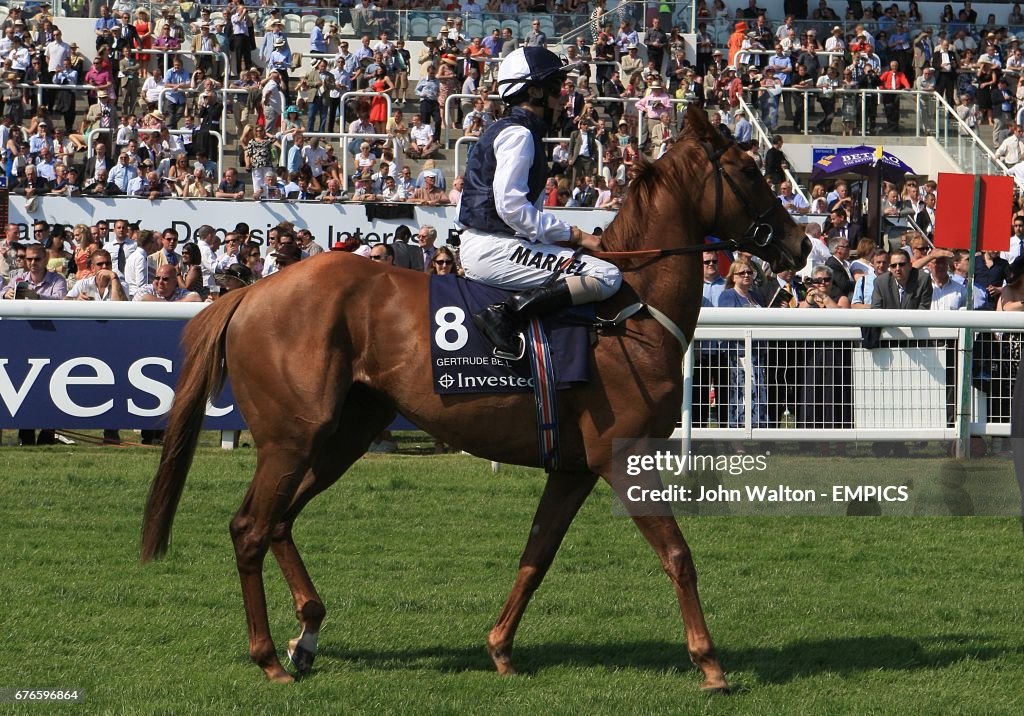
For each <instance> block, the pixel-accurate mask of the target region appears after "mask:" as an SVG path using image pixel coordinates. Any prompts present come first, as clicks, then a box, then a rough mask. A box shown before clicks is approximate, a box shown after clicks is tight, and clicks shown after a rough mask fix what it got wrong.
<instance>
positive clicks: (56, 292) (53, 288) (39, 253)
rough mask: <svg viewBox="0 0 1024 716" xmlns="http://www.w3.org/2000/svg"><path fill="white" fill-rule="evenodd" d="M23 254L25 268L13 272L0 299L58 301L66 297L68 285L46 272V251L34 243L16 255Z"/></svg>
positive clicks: (55, 275)
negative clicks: (24, 298)
mask: <svg viewBox="0 0 1024 716" xmlns="http://www.w3.org/2000/svg"><path fill="white" fill-rule="evenodd" d="M22 251H24V252H25V267H24V268H23V269H19V270H17V271H14V273H12V274H11V280H10V281H8V282H7V283H6V284H5V285H4V288H3V290H2V292H0V298H4V299H13V298H15V296H16V295H17V297H18V298H22V297H26V298H40V299H43V300H53V301H60V300H62V299H63V298H64V296H66V295H67V292H68V284H67V281H65V280H64V277H63V276H61V275H60V274H58V273H54V272H53V271H47V270H46V261H47V256H46V249H45V248H44V247H43V245H42V244H39V243H35V244H29V245H27V246H25V248H24V249H18V250H17V253H18V254H20V253H21V252H22Z"/></svg>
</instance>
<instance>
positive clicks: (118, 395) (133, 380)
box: [0, 319, 244, 430]
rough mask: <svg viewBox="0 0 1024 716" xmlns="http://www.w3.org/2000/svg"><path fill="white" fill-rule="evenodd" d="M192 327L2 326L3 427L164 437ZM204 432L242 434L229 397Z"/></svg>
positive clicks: (209, 416) (212, 410)
mask: <svg viewBox="0 0 1024 716" xmlns="http://www.w3.org/2000/svg"><path fill="white" fill-rule="evenodd" d="M184 327H185V321H164V320H136V321H92V320H21V319H3V320H0V336H2V340H0V427H2V428H70V429H96V428H111V429H115V428H116V429H122V428H142V429H153V430H155V429H161V428H163V427H164V425H165V422H164V421H165V414H166V413H167V411H168V410H169V409H170V407H171V401H172V400H173V398H174V386H176V385H177V383H178V371H179V370H180V368H181V356H180V349H179V345H178V341H179V339H180V337H181V331H182V329H183V328H184ZM205 427H206V428H207V429H211V430H241V429H243V428H244V422H243V421H242V416H241V414H240V413H239V411H238V410H237V408H236V407H235V405H234V398H233V396H232V395H231V393H230V389H227V390H225V392H224V393H223V394H222V395H221V396H220V397H219V398H218V399H216V400H214V401H212V403H211V404H210V405H208V406H207V412H206V423H205Z"/></svg>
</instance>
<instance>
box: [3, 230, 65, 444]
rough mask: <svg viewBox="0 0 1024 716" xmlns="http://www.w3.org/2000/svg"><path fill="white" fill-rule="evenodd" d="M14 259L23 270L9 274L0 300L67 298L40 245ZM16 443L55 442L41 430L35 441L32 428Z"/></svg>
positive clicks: (23, 250)
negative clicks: (22, 261) (19, 261)
mask: <svg viewBox="0 0 1024 716" xmlns="http://www.w3.org/2000/svg"><path fill="white" fill-rule="evenodd" d="M15 255H16V256H22V255H24V257H25V258H24V267H23V268H18V269H17V270H15V271H14V272H13V273H12V274H11V280H10V281H8V282H7V283H6V284H5V285H4V287H3V288H2V289H0V298H3V299H14V298H18V299H22V298H34V299H41V300H44V301H60V300H61V299H63V298H64V296H66V295H67V292H68V284H67V281H65V280H64V277H63V276H61V275H60V274H58V273H54V272H53V271H47V270H46V261H47V256H46V249H45V248H44V247H43V245H42V244H40V243H34V244H28V245H27V246H25V247H23V248H17V249H16V254H15ZM18 440H19V442H20V443H21V444H22V445H53V444H54V443H56V442H57V438H56V435H55V433H54V431H53V430H40V431H39V438H38V439H37V438H36V432H35V430H33V429H31V428H26V429H22V430H19V431H18Z"/></svg>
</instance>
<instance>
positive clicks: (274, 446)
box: [231, 440, 309, 682]
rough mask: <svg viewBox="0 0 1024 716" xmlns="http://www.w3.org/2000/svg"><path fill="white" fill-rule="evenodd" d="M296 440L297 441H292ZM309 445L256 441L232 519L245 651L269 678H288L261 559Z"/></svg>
mask: <svg viewBox="0 0 1024 716" xmlns="http://www.w3.org/2000/svg"><path fill="white" fill-rule="evenodd" d="M296 445H299V446H296ZM308 455H309V450H308V447H307V446H301V441H300V440H296V441H295V442H294V443H292V442H291V441H289V440H281V441H274V442H273V443H271V444H268V445H261V446H260V449H259V456H258V458H257V465H256V474H255V476H254V477H253V480H252V484H251V485H250V486H249V491H248V492H247V493H246V494H245V499H244V500H243V501H242V506H241V507H239V508H238V512H236V513H235V516H234V517H233V518H232V520H231V539H232V541H233V542H234V545H235V562H236V563H237V565H238V576H239V578H240V579H241V581H242V599H243V601H244V603H245V616H246V621H247V622H248V627H249V656H250V657H251V658H252V660H253V661H254V662H255V663H256V665H257V666H259V667H260V668H261V669H263V673H265V674H266V675H267V678H268V679H270V680H271V681H279V682H288V681H292V680H293V679H292V677H291V675H290V674H288V672H286V671H285V670H284V668H283V667H282V666H281V662H280V661H279V660H278V658H277V653H276V650H275V648H274V641H273V639H272V638H271V636H270V624H269V623H268V621H267V597H266V593H265V592H264V589H263V559H264V557H266V554H267V548H268V547H269V546H270V538H271V534H272V533H273V531H274V529H275V528H276V527H277V524H278V521H279V520H280V519H281V516H282V515H283V514H284V512H285V510H286V509H287V507H288V505H289V504H290V503H291V502H292V500H293V498H294V496H295V493H296V491H297V490H298V488H299V483H300V480H301V479H302V476H303V475H304V474H305V472H306V469H307V467H308V464H309V463H308V457H307V456H308Z"/></svg>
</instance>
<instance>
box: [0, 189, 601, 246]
mask: <svg viewBox="0 0 1024 716" xmlns="http://www.w3.org/2000/svg"><path fill="white" fill-rule="evenodd" d="M392 206H394V207H397V208H404V207H408V208H411V209H412V211H413V217H414V218H411V219H409V218H398V219H395V218H391V219H382V218H379V217H377V218H373V219H368V218H367V216H368V214H369V213H372V212H375V211H376V209H375V207H392ZM550 211H552V212H553V213H554V214H555V215H556V216H558V217H559V218H560V219H563V220H564V221H567V222H569V223H571V224H573V225H576V226H579V227H580V228H582V229H583V230H584V231H590V232H592V231H593V230H594V229H595V228H597V227H602V228H604V227H606V226H607V225H608V224H609V223H610V222H611V220H612V219H613V218H614V217H615V212H613V211H606V210H603V209H551V210H550ZM39 219H44V220H46V221H48V222H50V223H59V224H64V225H65V226H69V225H73V224H95V223H96V222H97V221H100V220H102V219H106V220H108V221H109V222H110V223H111V224H113V222H114V221H115V220H116V219H127V220H128V221H130V222H132V223H134V222H136V221H138V222H140V225H141V226H142V227H143V228H146V229H152V230H154V231H163V230H164V229H166V228H174V229H176V230H177V231H178V235H179V237H180V239H181V241H182V242H185V241H190V240H194V235H195V230H196V229H198V228H199V227H200V226H202V225H203V224H209V225H211V226H213V227H214V228H216V229H217V230H218V231H219V232H220V233H221V235H223V234H224V233H226V232H228V231H231V230H232V229H234V228H235V225H236V224H238V223H240V222H245V223H246V224H248V225H249V229H250V231H251V233H252V237H253V238H254V239H255V240H256V241H259V242H261V243H265V240H266V239H265V237H266V235H267V231H268V230H270V229H272V228H273V227H275V226H277V225H278V224H279V223H281V222H282V221H290V222H291V223H293V224H294V225H295V226H296V228H300V229H301V228H307V229H309V230H310V231H311V232H312V233H313V236H314V237H315V238H316V242H317V243H318V244H320V245H321V246H323V247H324V248H330V247H331V245H332V244H334V243H335V242H337V241H344V240H346V239H348V238H349V237H351V236H354V237H356V238H358V239H360V240H361V241H363V242H365V243H369V244H376V243H380V242H384V243H390V242H391V241H392V239H393V237H394V235H395V230H396V229H397V228H398V227H399V226H401V225H402V224H405V225H406V226H408V227H409V228H411V229H412V231H413V233H414V234H415V233H416V229H417V228H419V227H420V226H423V225H430V226H433V227H434V228H435V229H437V237H438V243H439V244H443V243H447V242H448V241H449V236H450V235H457V234H453V233H452V232H455V207H454V206H429V207H428V206H414V205H403V204H395V205H389V204H385V205H381V204H360V203H358V202H352V203H341V204H321V203H318V202H290V201H251V200H243V201H227V200H220V199H197V200H185V199H158V200H156V201H150V200H149V199H135V198H128V197H101V198H94V197H90V198H88V199H76V198H68V197H57V196H43V197H40V198H39V199H38V201H37V203H36V206H35V211H33V212H31V213H29V212H27V211H26V210H25V197H23V196H14V195H12V196H11V201H10V221H12V222H14V223H15V224H21V225H22V227H23V231H22V235H23V236H28V235H29V233H30V232H29V231H28V230H29V228H30V227H31V225H32V222H33V221H36V220H39Z"/></svg>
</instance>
